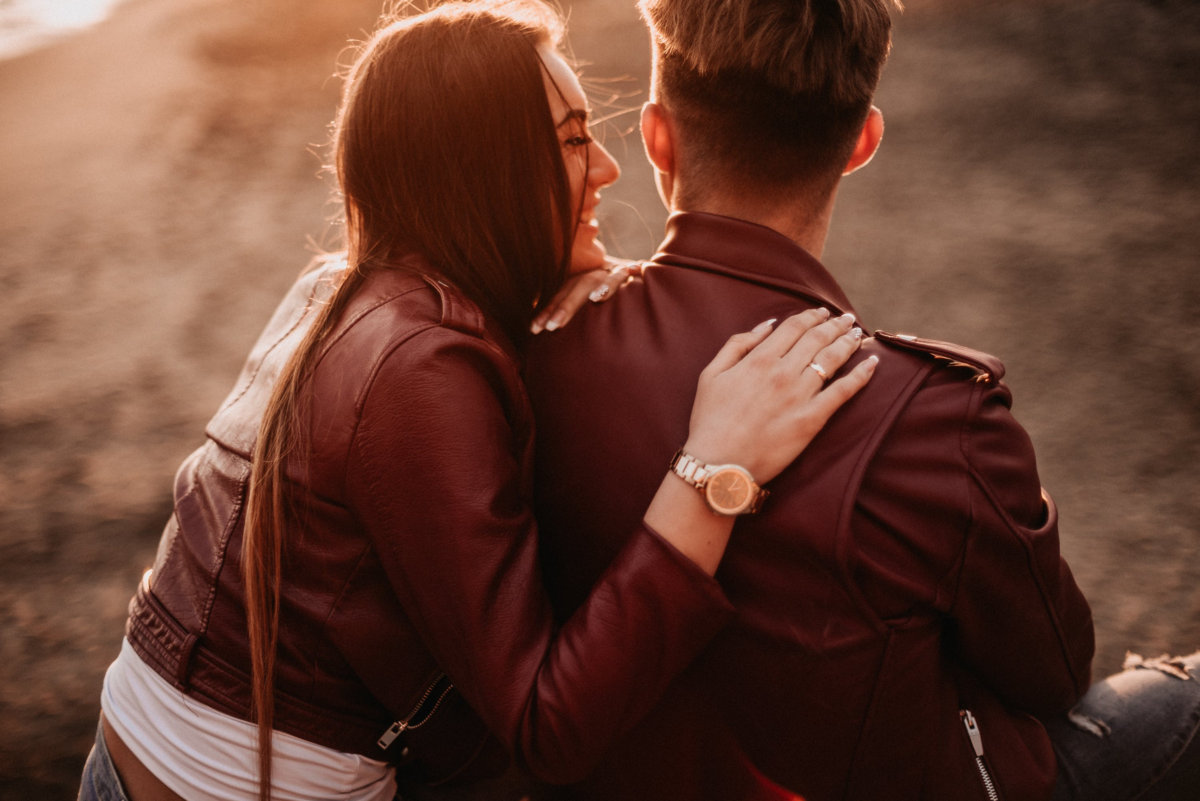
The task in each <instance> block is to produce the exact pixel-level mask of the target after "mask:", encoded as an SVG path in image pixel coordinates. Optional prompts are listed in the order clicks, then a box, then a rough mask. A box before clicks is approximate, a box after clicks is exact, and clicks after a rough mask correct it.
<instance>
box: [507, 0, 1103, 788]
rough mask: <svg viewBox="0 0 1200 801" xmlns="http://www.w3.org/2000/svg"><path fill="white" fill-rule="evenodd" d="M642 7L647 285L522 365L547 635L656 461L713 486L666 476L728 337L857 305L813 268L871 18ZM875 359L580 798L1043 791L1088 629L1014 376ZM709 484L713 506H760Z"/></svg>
mask: <svg viewBox="0 0 1200 801" xmlns="http://www.w3.org/2000/svg"><path fill="white" fill-rule="evenodd" d="M641 9H642V12H643V15H644V16H645V18H646V20H647V22H648V23H649V25H650V28H651V32H652V34H653V40H654V75H653V88H652V95H651V102H650V103H647V104H646V106H645V108H644V109H643V113H642V136H643V140H644V143H645V147H646V153H647V156H648V157H649V159H650V161H651V162H653V164H654V167H655V169H656V171H657V181H658V187H659V190H660V194H661V195H662V198H663V200H664V202H665V203H666V204H667V206H668V207H669V209H670V210H671V212H672V215H671V217H670V220H669V222H668V224H667V237H666V240H665V241H664V242H663V244H662V245H661V246H660V249H659V252H658V253H657V254H655V256H654V257H653V258H652V259H651V260H650V262H648V263H647V265H646V266H645V270H644V277H643V278H642V279H641V280H639V281H635V282H633V283H632V284H631V285H630V286H628V287H626V288H624V289H623V290H622V291H621V293H620V294H619V296H618V297H617V298H615V299H614V300H613V301H612V302H610V303H607V304H604V305H598V306H595V307H592V308H590V309H588V310H587V312H586V313H583V314H581V315H580V316H579V318H577V319H576V320H575V321H574V322H573V323H572V324H571V325H569V326H567V327H566V328H565V329H562V330H559V331H556V332H554V333H553V334H548V335H543V336H542V337H539V338H538V340H537V341H535V344H534V347H533V348H532V351H531V354H530V361H529V365H528V370H527V372H528V384H529V387H530V392H531V394H532V398H533V402H534V406H535V410H536V413H537V419H538V425H539V440H538V441H539V452H538V480H537V487H538V495H539V498H538V507H539V519H540V521H541V524H542V533H541V536H542V549H543V561H544V566H545V572H546V580H547V584H548V586H549V587H550V588H551V592H552V594H553V595H554V600H555V603H556V605H557V609H558V611H559V613H560V614H562V615H564V616H565V615H567V614H569V613H570V612H571V611H572V610H573V609H574V608H575V607H576V606H577V605H578V604H579V603H580V602H581V601H582V599H583V598H584V597H585V596H586V594H587V591H588V588H590V587H591V586H592V584H593V583H594V581H595V580H596V579H597V578H598V576H599V575H600V573H601V572H602V571H603V569H604V567H605V566H606V565H607V564H608V563H609V562H610V561H611V559H612V558H613V556H614V555H615V554H616V553H617V552H618V550H619V549H620V547H621V545H622V542H621V541H620V539H619V537H618V536H615V535H614V532H623V531H629V530H632V529H633V528H634V526H635V525H636V523H637V522H638V517H639V516H640V515H641V513H642V510H643V509H645V508H646V504H647V502H648V501H649V499H650V497H651V496H652V495H653V493H654V490H655V488H656V487H657V486H658V484H659V482H660V480H661V475H662V474H661V470H662V468H663V466H664V465H666V464H667V463H668V462H672V463H673V464H675V465H676V466H677V472H678V473H679V475H680V478H679V480H680V481H687V482H689V483H693V484H696V483H699V484H701V485H703V484H704V483H705V482H704V481H699V482H697V481H696V476H697V475H698V474H702V473H703V471H704V470H705V468H704V467H703V466H704V465H708V466H717V465H720V464H721V462H722V459H723V456H722V454H719V453H714V454H706V453H696V454H683V455H680V456H676V457H674V459H673V456H672V454H674V453H675V452H676V449H678V448H679V447H680V445H681V444H682V443H683V442H684V441H685V440H686V439H687V431H688V410H689V408H690V405H691V399H692V395H693V391H694V388H695V386H696V379H697V376H698V375H699V372H700V370H701V369H702V368H703V366H704V365H705V364H706V363H707V361H708V360H709V359H710V358H711V356H712V354H714V353H716V352H717V350H718V349H719V347H720V345H721V343H723V342H724V341H725V340H726V338H727V337H729V336H730V334H732V333H735V332H737V331H744V330H748V329H750V328H752V327H753V326H754V325H756V324H758V323H760V322H761V321H763V320H766V319H769V318H773V317H774V318H783V317H785V316H787V315H789V314H792V313H795V312H798V311H801V310H803V309H805V308H811V307H814V306H824V307H827V308H829V309H830V310H831V311H833V312H834V313H835V314H836V313H843V312H852V311H853V308H852V306H851V303H850V301H849V300H848V299H847V298H846V297H845V295H844V294H843V292H842V290H841V289H840V288H839V286H838V284H837V282H836V281H835V280H834V278H833V277H832V276H831V275H830V274H829V273H828V272H827V271H826V270H825V268H824V267H823V266H822V265H821V264H820V262H819V261H818V259H819V258H820V255H821V251H822V248H823V245H824V241H825V236H826V233H827V231H828V228H829V224H830V219H831V215H832V210H833V205H834V199H835V196H836V192H837V186H838V182H839V180H840V178H841V176H842V175H843V174H845V173H849V172H852V171H853V170H855V169H857V168H859V167H861V166H863V165H865V164H866V163H867V162H868V161H869V160H870V159H871V157H872V155H873V154H874V152H875V149H876V148H877V147H878V145H879V141H880V138H881V136H882V132H883V121H882V116H881V114H880V112H879V111H878V110H877V109H875V108H873V107H872V106H871V99H872V95H873V93H874V90H875V87H876V85H877V83H878V80H879V75H880V71H881V70H882V66H883V62H884V59H885V57H886V53H887V50H888V47H889V41H890V19H889V16H888V9H887V7H886V4H885V0H843V1H842V2H838V3H825V2H815V0H803V1H802V0H724V2H712V3H707V2H706V3H697V2H694V0H642V2H641ZM872 354H874V355H877V356H878V357H879V358H880V362H879V365H878V368H877V369H876V373H875V377H874V379H873V380H872V382H871V383H870V384H869V385H868V386H867V387H866V389H865V390H863V391H862V392H861V393H860V394H859V396H858V397H856V398H855V399H853V400H852V401H851V402H850V403H848V404H847V405H846V406H845V407H844V408H843V409H842V410H841V411H840V412H839V413H838V414H837V415H835V417H834V418H833V420H832V421H831V422H830V423H829V425H828V426H827V427H826V429H825V430H824V431H823V432H822V433H821V434H820V435H819V436H818V438H817V439H816V440H814V441H813V443H812V444H811V445H810V446H809V448H808V450H806V452H805V453H804V454H803V456H802V457H801V458H800V459H799V460H797V461H796V462H795V463H794V464H792V465H791V466H790V467H789V468H788V469H787V470H786V471H785V472H784V473H783V474H782V475H780V476H779V477H778V478H777V479H775V480H774V481H772V482H771V485H770V486H769V487H768V489H769V490H770V493H771V494H770V497H769V498H767V499H766V500H765V503H764V504H763V505H762V509H761V511H759V512H758V513H757V514H747V515H746V516H745V517H742V518H741V519H740V520H739V522H738V525H737V528H736V530H735V532H734V537H733V539H732V541H731V543H730V546H729V549H728V551H727V554H726V556H725V559H724V562H723V563H722V566H721V569H720V571H719V573H718V578H719V579H720V581H721V583H722V585H723V586H724V588H725V590H726V592H727V594H728V596H729V598H730V600H731V601H732V602H733V604H734V606H735V607H736V608H737V609H738V615H737V618H736V619H735V621H734V622H733V623H732V624H731V625H730V626H729V627H728V628H727V629H726V630H725V631H724V632H723V633H722V634H721V635H719V636H718V638H717V639H716V640H715V641H714V643H713V644H712V645H711V646H710V647H709V648H708V649H707V650H706V651H705V653H704V654H703V655H702V656H701V657H700V658H699V659H698V660H697V662H696V663H695V664H694V665H693V666H692V668H691V669H689V670H688V671H687V672H686V673H685V674H684V676H683V677H681V679H679V680H678V681H677V682H676V684H675V685H674V686H673V687H672V689H671V690H670V692H669V693H668V695H667V697H666V698H665V699H664V700H663V702H662V703H661V704H660V705H659V707H658V708H657V709H656V710H655V711H654V712H653V713H652V714H651V716H650V717H649V718H648V719H647V720H646V721H645V722H643V723H642V724H641V725H639V726H638V727H637V728H635V729H634V730H633V731H632V732H630V733H629V735H628V736H627V737H626V738H625V740H624V741H623V742H622V744H621V745H620V746H619V747H618V748H616V749H615V750H614V751H613V753H612V754H611V755H610V757H609V758H608V760H607V762H606V763H605V765H604V766H602V767H601V769H600V770H599V771H597V772H596V774H595V775H594V777H593V778H592V779H590V780H589V781H588V782H586V783H585V784H583V785H581V786H579V787H576V788H572V789H571V791H570V794H571V795H572V796H595V797H603V798H613V799H617V798H622V799H623V798H647V799H649V798H655V799H662V798H681V799H682V798H702V797H703V798H714V799H716V798H724V799H728V798H779V797H792V796H793V794H799V795H802V796H804V797H805V798H807V799H809V801H825V799H835V798H837V799H841V798H856V799H857V798H863V799H867V798H870V799H883V798H895V799H918V798H927V799H967V798H970V799H987V798H993V799H994V798H997V797H999V798H1006V799H1022V800H1023V801H1037V800H1038V799H1047V798H1049V797H1050V794H1051V791H1052V788H1053V787H1054V782H1055V774H1056V760H1055V755H1054V751H1053V749H1052V748H1051V745H1050V740H1049V738H1048V736H1047V734H1046V732H1045V730H1044V728H1043V726H1042V724H1041V723H1039V722H1038V720H1037V719H1036V717H1035V716H1046V715H1049V714H1051V713H1057V712H1061V711H1063V710H1065V709H1067V708H1069V707H1070V706H1071V705H1072V704H1073V703H1074V702H1075V701H1076V700H1077V699H1078V698H1079V697H1080V696H1081V695H1082V694H1083V693H1084V692H1085V691H1086V690H1087V688H1088V685H1089V681H1090V667H1089V666H1090V661H1091V657H1092V653H1093V632H1092V621H1091V614H1090V611H1089V608H1088V605H1087V603H1086V601H1085V600H1084V598H1083V596H1082V594H1081V593H1080V591H1079V589H1078V588H1077V586H1076V584H1075V582H1074V579H1073V578H1072V576H1071V573H1070V570H1069V569H1068V567H1067V565H1066V564H1065V563H1064V562H1063V560H1062V559H1061V558H1060V555H1059V541H1058V533H1057V528H1056V522H1057V521H1056V514H1055V510H1054V506H1053V504H1052V502H1051V501H1050V499H1049V497H1048V496H1046V495H1045V494H1044V493H1043V492H1042V491H1041V487H1040V484H1039V481H1038V476H1037V470H1036V465H1035V460H1034V453H1033V448H1032V446H1031V444H1030V441H1029V438H1028V436H1027V435H1026V434H1025V432H1024V430H1023V429H1022V428H1021V426H1020V425H1019V424H1018V423H1017V422H1016V421H1015V420H1014V419H1013V417H1012V416H1011V414H1010V413H1009V406H1010V401H1011V396H1010V393H1009V391H1008V389H1007V388H1006V387H1005V386H1004V384H1002V383H1001V380H1000V379H1001V378H1002V376H1003V374H1004V367H1003V365H1001V364H1000V362H999V361H997V360H996V359H995V358H993V357H991V356H988V355H986V354H982V353H978V352H975V351H971V350H968V349H965V348H959V347H955V346H951V345H946V344H944V343H937V342H929V341H925V340H920V339H915V338H908V337H896V336H891V335H885V334H883V333H879V334H877V336H876V337H875V338H874V339H872V340H867V341H866V342H865V343H864V345H863V347H862V349H861V353H860V354H858V356H856V358H855V359H854V360H852V361H851V362H850V364H848V365H847V366H846V369H850V368H852V367H853V365H854V364H855V363H857V361H859V360H861V359H864V358H867V357H868V356H869V355H872ZM810 368H811V369H813V370H816V371H817V372H818V373H819V374H822V377H825V374H826V371H825V370H824V368H823V367H822V366H821V365H820V364H813V365H810ZM806 369H809V368H806ZM697 465H700V467H697ZM707 472H708V473H712V472H713V471H711V470H708V471H707ZM747 486H749V487H750V489H749V490H747V489H746V487H747ZM727 489H728V487H727ZM752 490H753V487H752V485H739V486H737V487H735V488H734V490H730V492H733V494H738V493H741V494H743V495H744V494H746V493H747V492H749V493H750V495H752V494H753V492H752ZM704 491H706V492H708V497H709V498H710V501H712V503H713V505H714V508H715V507H716V506H719V505H721V504H726V505H728V504H730V503H732V504H734V505H735V506H736V505H738V504H742V505H745V504H748V503H751V502H753V501H754V500H756V499H755V498H753V497H750V495H747V497H745V498H741V497H739V498H733V499H730V498H729V497H722V498H714V496H713V493H712V491H710V490H709V488H707V487H705V488H704ZM728 494H729V492H726V495H728ZM637 647H638V643H636V642H631V643H629V648H631V649H633V648H637Z"/></svg>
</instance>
